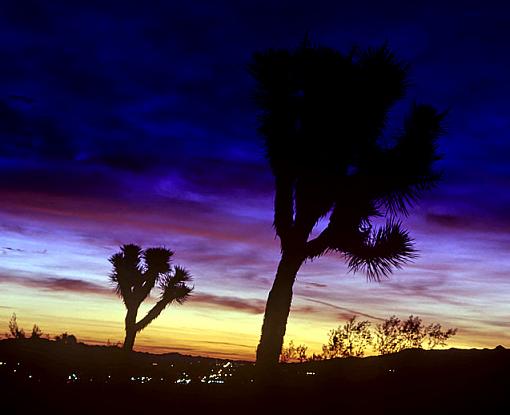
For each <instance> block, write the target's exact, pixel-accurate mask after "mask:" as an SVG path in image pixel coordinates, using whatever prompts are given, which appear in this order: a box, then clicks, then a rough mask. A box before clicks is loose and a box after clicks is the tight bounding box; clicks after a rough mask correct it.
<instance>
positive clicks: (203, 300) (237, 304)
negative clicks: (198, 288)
mask: <svg viewBox="0 0 510 415" xmlns="http://www.w3.org/2000/svg"><path fill="white" fill-rule="evenodd" d="M190 303H193V304H200V305H206V306H213V307H219V308H222V309H227V310H235V311H239V312H244V313H249V314H262V313H263V312H264V309H265V306H266V303H265V301H263V300H259V299H254V298H252V299H249V298H247V299H245V298H239V297H229V296H219V295H213V294H199V293H198V294H193V295H192V296H191V297H190Z"/></svg>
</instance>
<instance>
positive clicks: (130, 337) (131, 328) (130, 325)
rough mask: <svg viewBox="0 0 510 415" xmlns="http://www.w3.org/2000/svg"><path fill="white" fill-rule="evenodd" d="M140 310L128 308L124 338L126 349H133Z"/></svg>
mask: <svg viewBox="0 0 510 415" xmlns="http://www.w3.org/2000/svg"><path fill="white" fill-rule="evenodd" d="M137 312H138V310H137V309H136V308H135V309H130V308H128V311H127V313H126V319H125V329H126V337H125V339H124V350H126V351H128V352H130V351H132V350H133V346H134V344H135V337H136V315H137Z"/></svg>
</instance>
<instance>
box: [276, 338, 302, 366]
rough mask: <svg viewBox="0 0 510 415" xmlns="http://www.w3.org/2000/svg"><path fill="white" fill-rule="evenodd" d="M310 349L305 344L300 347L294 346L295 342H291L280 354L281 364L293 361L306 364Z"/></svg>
mask: <svg viewBox="0 0 510 415" xmlns="http://www.w3.org/2000/svg"><path fill="white" fill-rule="evenodd" d="M307 350H308V347H307V346H305V345H304V344H300V345H298V346H295V345H294V340H291V341H290V342H289V345H288V346H287V347H283V348H282V351H281V353H280V362H281V363H288V362H291V361H298V362H304V361H305V360H307V356H306V352H307Z"/></svg>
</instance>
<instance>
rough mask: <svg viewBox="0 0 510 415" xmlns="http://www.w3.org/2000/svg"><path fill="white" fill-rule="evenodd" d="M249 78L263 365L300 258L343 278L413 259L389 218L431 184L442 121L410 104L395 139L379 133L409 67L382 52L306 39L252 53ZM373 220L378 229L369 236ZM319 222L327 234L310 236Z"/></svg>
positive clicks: (281, 326) (276, 342)
mask: <svg viewBox="0 0 510 415" xmlns="http://www.w3.org/2000/svg"><path fill="white" fill-rule="evenodd" d="M250 71H251V73H252V75H253V76H254V78H255V80H256V81H257V89H256V93H255V99H256V102H257V104H258V106H259V108H260V110H261V114H260V126H259V132H260V133H261V135H262V136H263V137H264V142H265V148H266V155H267V158H268V161H269V164H270V167H271V170H272V172H273V175H274V182H275V197H274V228H275V231H276V234H277V235H278V237H279V238H280V243H281V260H280V263H279V265H278V269H277V272H276V276H275V280H274V283H273V286H272V288H271V291H270V293H269V296H268V299H267V304H266V311H265V315H264V323H263V326H262V334H261V338H260V343H259V346H258V348H257V364H258V366H259V367H271V366H274V365H275V364H276V363H277V362H278V356H279V354H280V351H281V348H282V343H283V337H284V335H285V327H286V324H287V319H288V315H289V311H290V306H291V301H292V286H293V284H294V280H295V278H296V274H297V272H298V270H299V269H300V267H301V265H302V264H303V263H304V262H305V261H308V260H312V259H315V258H317V257H320V256H322V255H324V254H325V253H328V252H340V253H342V254H343V255H344V257H345V259H346V261H347V263H348V266H349V268H350V269H351V270H353V271H354V272H356V271H364V272H365V273H366V275H367V276H368V279H370V280H379V279H380V278H381V277H383V276H388V275H389V274H390V273H391V272H392V270H393V269H394V268H398V267H401V266H402V265H403V264H405V263H406V262H407V261H409V260H410V259H412V258H413V257H414V256H415V250H414V248H413V244H412V240H411V238H410V237H409V235H408V232H407V231H406V230H404V229H403V228H402V226H401V222H400V221H399V219H398V216H399V215H406V214H407V213H408V208H409V207H410V206H411V205H412V204H413V202H415V201H417V200H418V199H419V197H420V196H421V194H422V192H423V191H424V190H427V189H429V188H430V187H431V186H432V185H433V184H434V183H435V181H436V180H437V179H438V175H437V174H436V173H435V172H434V171H433V170H432V165H433V162H434V161H435V160H437V159H438V155H437V152H436V139H437V137H438V136H439V134H440V133H441V131H442V128H441V121H442V118H443V114H439V113H438V112H437V111H436V110H435V109H434V108H433V107H431V106H428V105H418V104H414V105H412V107H411V111H410V114H409V115H408V117H407V119H406V120H405V123H404V127H403V129H402V131H400V132H399V133H398V134H396V135H395V136H394V137H391V139H389V138H388V137H387V135H384V134H383V132H384V130H385V128H384V127H385V124H386V120H387V117H388V114H389V111H390V109H391V108H392V106H393V104H394V103H395V102H396V101H398V100H399V99H400V98H402V97H403V95H404V92H405V89H406V85H407V81H406V78H407V65H405V64H403V63H402V62H400V61H399V60H397V59H396V58H395V56H394V55H393V53H392V52H391V51H390V50H389V49H388V48H386V47H381V48H377V49H368V50H366V51H363V52H359V51H354V52H352V53H350V54H349V55H343V54H341V53H339V52H337V51H335V50H333V49H330V48H324V47H313V46H310V44H309V42H308V41H305V42H304V43H303V45H302V46H301V47H299V48H298V49H297V50H296V51H292V52H289V51H286V50H268V51H265V52H262V53H256V54H255V55H254V57H253V60H252V62H251V64H250ZM377 217H386V224H385V225H384V226H382V227H380V228H378V229H375V228H374V227H373V225H372V221H373V219H374V218H377ZM323 218H324V219H329V221H328V224H327V226H326V227H325V229H323V230H322V232H321V233H320V234H319V235H318V236H317V237H315V238H311V237H310V235H311V233H312V230H313V229H314V228H315V227H316V225H317V223H318V221H319V220H320V219H323Z"/></svg>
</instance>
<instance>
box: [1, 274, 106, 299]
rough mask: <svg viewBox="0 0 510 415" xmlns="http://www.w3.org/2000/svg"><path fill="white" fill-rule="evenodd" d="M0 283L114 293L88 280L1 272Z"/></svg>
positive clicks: (82, 291)
mask: <svg viewBox="0 0 510 415" xmlns="http://www.w3.org/2000/svg"><path fill="white" fill-rule="evenodd" d="M0 284H15V285H21V286H23V287H28V288H35V289H37V290H43V291H50V292H63V291H64V292H72V293H80V294H94V295H102V296H109V297H110V296H113V295H114V292H113V290H112V289H111V288H107V287H104V286H102V285H99V284H95V283H92V282H89V281H84V280H78V279H71V278H54V277H42V278H36V277H22V276H15V275H14V276H13V275H9V274H6V273H2V274H0Z"/></svg>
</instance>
